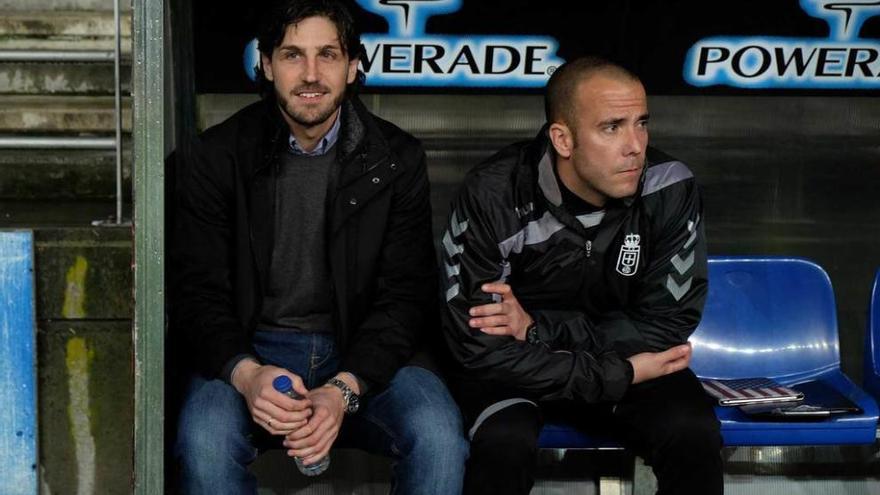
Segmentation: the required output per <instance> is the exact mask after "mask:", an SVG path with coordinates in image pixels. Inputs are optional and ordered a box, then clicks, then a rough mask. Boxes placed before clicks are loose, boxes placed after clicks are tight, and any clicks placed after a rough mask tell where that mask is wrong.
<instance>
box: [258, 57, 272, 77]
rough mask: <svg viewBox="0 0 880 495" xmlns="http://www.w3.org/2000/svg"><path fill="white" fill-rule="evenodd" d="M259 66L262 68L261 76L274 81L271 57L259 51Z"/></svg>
mask: <svg viewBox="0 0 880 495" xmlns="http://www.w3.org/2000/svg"><path fill="white" fill-rule="evenodd" d="M260 66H261V67H262V69H263V76H265V77H266V79H267V80H269V81H275V75H274V74H272V59H271V58H269V57H267V56H266V54H264V53H260Z"/></svg>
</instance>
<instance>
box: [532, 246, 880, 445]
mask: <svg viewBox="0 0 880 495" xmlns="http://www.w3.org/2000/svg"><path fill="white" fill-rule="evenodd" d="M874 291H875V295H876V294H877V291H878V288H877V285H876V284H875V287H874ZM875 299H876V297H875ZM873 311H874V313H873V314H874V320H875V321H876V320H880V312H878V311H880V309H878V308H876V307H875V308H874V310H873ZM691 343H692V344H693V346H694V354H693V359H692V360H691V369H693V370H694V372H695V373H696V374H697V375H698V376H700V377H703V378H747V377H758V376H763V377H769V378H774V379H776V380H777V381H779V382H781V383H783V384H786V385H796V384H799V383H802V382H806V381H810V380H820V381H822V382H824V383H825V384H827V385H829V386H830V387H832V388H833V389H835V390H837V391H839V392H840V393H841V394H843V395H844V396H846V397H847V398H849V399H850V400H851V401H853V402H854V403H856V404H858V405H859V406H860V407H861V408H862V410H863V413H862V414H859V415H842V416H840V417H837V418H833V419H824V420H816V421H796V422H795V421H761V420H756V419H754V418H752V417H749V416H747V415H745V414H743V413H742V412H741V411H740V410H739V409H737V408H735V407H716V412H717V414H718V418H719V420H720V421H721V432H722V435H723V436H724V443H725V445H727V446H761V445H780V446H781V445H831V444H833V445H840V444H864V443H873V442H874V438H875V431H876V427H877V417H878V408H877V404H876V403H875V402H874V400H873V399H871V397H869V396H868V395H867V394H866V393H865V392H864V391H863V390H861V389H860V388H859V387H858V386H856V385H855V384H854V383H853V382H852V381H851V380H850V379H849V378H847V377H846V376H845V375H844V374H843V372H842V371H841V369H840V349H839V339H838V331H837V310H836V306H835V300H834V291H833V289H832V286H831V280H830V279H829V278H828V274H827V273H825V271H824V270H823V269H822V268H821V267H819V266H818V265H817V264H815V263H813V262H811V261H808V260H804V259H799V258H783V257H746V256H736V257H734V256H731V257H711V258H710V259H709V295H708V299H707V302H706V307H705V309H704V311H703V318H702V321H701V323H700V325H699V327H698V328H697V330H696V331H695V332H694V334H693V335H692V337H691ZM878 344H880V342H878ZM875 349H877V348H876V347H875ZM877 350H878V351H880V349H877ZM875 355H876V354H875ZM875 369H876V368H875ZM878 376H880V375H878ZM878 383H880V378H878ZM878 390H880V388H878ZM538 445H539V446H540V447H542V448H585V449H595V448H614V447H619V444H617V443H616V442H615V441H614V440H612V439H605V438H597V437H593V436H591V435H586V434H584V433H582V432H579V431H577V430H575V429H574V428H571V427H569V426H567V425H559V424H548V425H546V426H545V427H544V430H543V431H542V432H541V436H540V437H539V440H538Z"/></svg>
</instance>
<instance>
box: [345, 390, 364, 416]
mask: <svg viewBox="0 0 880 495" xmlns="http://www.w3.org/2000/svg"><path fill="white" fill-rule="evenodd" d="M360 405H361V400H360V399H359V398H358V396H357V395H355V394H351V395H349V396H348V407H346V408H345V410H346V412H348V413H349V414H354V413H356V412H357V410H358V407H360Z"/></svg>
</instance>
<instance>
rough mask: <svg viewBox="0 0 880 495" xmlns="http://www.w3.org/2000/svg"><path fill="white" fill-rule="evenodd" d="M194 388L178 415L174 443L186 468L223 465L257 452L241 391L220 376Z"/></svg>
mask: <svg viewBox="0 0 880 495" xmlns="http://www.w3.org/2000/svg"><path fill="white" fill-rule="evenodd" d="M226 389H228V390H226ZM191 390H192V392H191V394H190V395H189V396H188V397H187V398H186V400H185V401H184V405H183V408H182V410H181V412H180V416H179V418H178V423H177V438H176V443H175V446H174V457H175V458H176V459H177V461H178V462H179V463H181V464H182V465H183V467H184V469H190V470H192V469H199V466H203V467H208V466H216V467H217V468H220V469H222V466H224V465H226V464H227V463H229V462H235V463H242V462H247V459H248V458H252V456H255V455H256V449H254V448H253V446H252V445H251V442H250V439H249V438H248V433H249V422H250V418H249V417H248V416H247V409H246V408H244V406H243V405H242V403H241V402H242V401H241V398H240V396H238V393H237V392H235V390H233V389H232V388H231V387H229V386H228V385H227V384H225V383H223V382H220V381H219V380H214V381H211V382H205V383H204V384H203V385H202V386H200V387H193V388H192V389H191ZM251 454H252V455H251Z"/></svg>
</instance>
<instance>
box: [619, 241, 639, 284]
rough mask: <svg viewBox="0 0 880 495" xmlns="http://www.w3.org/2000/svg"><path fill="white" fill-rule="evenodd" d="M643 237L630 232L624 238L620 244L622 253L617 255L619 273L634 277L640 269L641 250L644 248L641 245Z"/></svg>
mask: <svg viewBox="0 0 880 495" xmlns="http://www.w3.org/2000/svg"><path fill="white" fill-rule="evenodd" d="M640 239H641V238H640V237H639V235H638V234H629V235H627V236H626V238H625V239H624V240H623V245H622V246H620V255H618V256H617V273H619V274H621V275H623V276H624V277H632V276H633V275H635V274H636V270H638V269H639V252H640V251H641V250H642V248H641V246H639V240H640Z"/></svg>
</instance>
